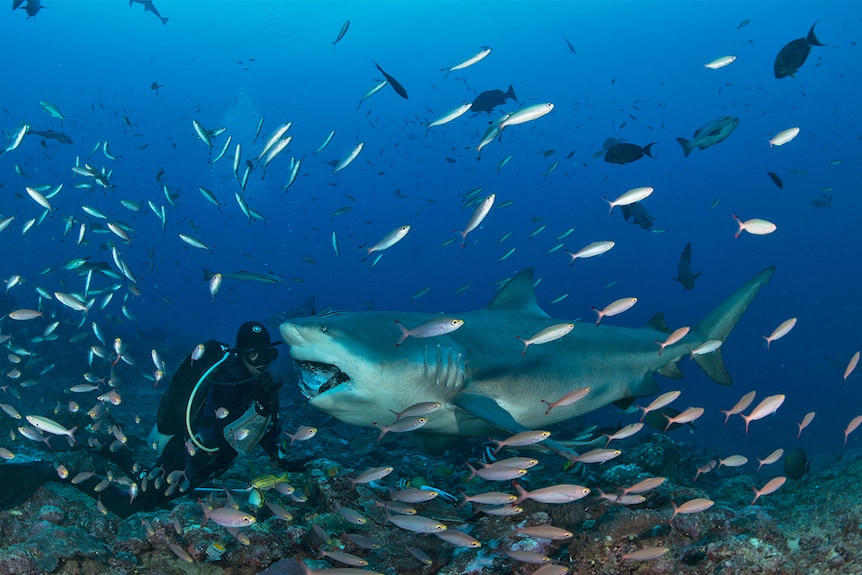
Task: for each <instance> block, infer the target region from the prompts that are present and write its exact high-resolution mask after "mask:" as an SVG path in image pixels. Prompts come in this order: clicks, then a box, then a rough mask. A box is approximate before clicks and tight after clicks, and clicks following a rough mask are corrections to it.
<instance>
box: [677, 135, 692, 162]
mask: <svg viewBox="0 0 862 575" xmlns="http://www.w3.org/2000/svg"><path fill="white" fill-rule="evenodd" d="M676 141H677V143H679V145H680V146H682V151H683V152H684V153H685V157H686V158H687V157H688V155H689V154H690V153H691V149H692V145H691V142H689V141H688V140H686V139H685V138H677V139H676Z"/></svg>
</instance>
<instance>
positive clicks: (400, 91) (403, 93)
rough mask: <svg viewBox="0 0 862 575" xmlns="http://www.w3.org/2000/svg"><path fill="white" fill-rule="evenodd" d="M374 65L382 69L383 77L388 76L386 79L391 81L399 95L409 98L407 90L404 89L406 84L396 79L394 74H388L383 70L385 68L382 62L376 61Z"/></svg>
mask: <svg viewBox="0 0 862 575" xmlns="http://www.w3.org/2000/svg"><path fill="white" fill-rule="evenodd" d="M374 65H375V66H377V69H378V70H380V73H381V74H383V77H384V78H386V80H387V81H388V82H389V85H390V86H392V89H393V90H395V92H396V93H397V94H398V95H399V96H401V97H402V98H404V99H405V100H406V99H407V90H405V89H404V86H402V85H401V82H399V81H398V80H396V79H395V78H393V77H392V76H390V75H389V74H387V73H386V72H385V71H384V70H383V68H381V67H380V64H378V63H377V62H374Z"/></svg>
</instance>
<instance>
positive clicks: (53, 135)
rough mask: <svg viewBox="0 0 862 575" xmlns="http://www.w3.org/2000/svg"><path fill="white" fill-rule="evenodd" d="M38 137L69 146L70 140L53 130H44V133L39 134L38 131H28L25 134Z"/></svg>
mask: <svg viewBox="0 0 862 575" xmlns="http://www.w3.org/2000/svg"><path fill="white" fill-rule="evenodd" d="M31 134H32V135H34V136H40V137H42V138H45V139H46V140H57V141H58V142H60V143H61V144H71V143H72V138H70V137H69V136H67V135H66V134H64V133H63V132H55V131H54V130H45V131H44V132H40V131H38V130H30V131H29V132H27V135H31Z"/></svg>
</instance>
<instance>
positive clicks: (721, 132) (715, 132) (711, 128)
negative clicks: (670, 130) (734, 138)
mask: <svg viewBox="0 0 862 575" xmlns="http://www.w3.org/2000/svg"><path fill="white" fill-rule="evenodd" d="M738 125H739V118H734V117H733V116H722V117H720V118H715V119H713V120H710V121H709V122H707V123H706V124H704V125H703V126H701V127H700V128H698V129H697V131H696V132H695V133H694V137H693V138H692V139H691V140H686V139H685V138H677V139H676V141H677V143H679V145H680V146H682V151H683V153H684V154H685V157H686V158H687V157H688V155H689V154H690V153H691V151H692V150H693V149H695V148H700V149H701V150H704V149H706V148H708V147H710V146H714V145H716V144H718V143H720V142H723V141H724V140H725V139H726V138H727V137H728V136H729V135H730V134H731V133H732V132H733V131H734V130H735V129H736V127H737V126H738Z"/></svg>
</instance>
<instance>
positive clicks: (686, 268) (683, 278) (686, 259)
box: [673, 243, 703, 291]
mask: <svg viewBox="0 0 862 575" xmlns="http://www.w3.org/2000/svg"><path fill="white" fill-rule="evenodd" d="M702 273H703V272H702V271H700V272H697V273H692V271H691V243H687V244H685V249H684V250H682V253H681V254H680V256H679V263H678V264H677V268H676V277H675V278H673V279H674V280H675V281H678V282H679V283H681V284H682V289H683V291H686V290H690V289H694V280H696V279H697V278H698V276H700V274H702Z"/></svg>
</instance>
